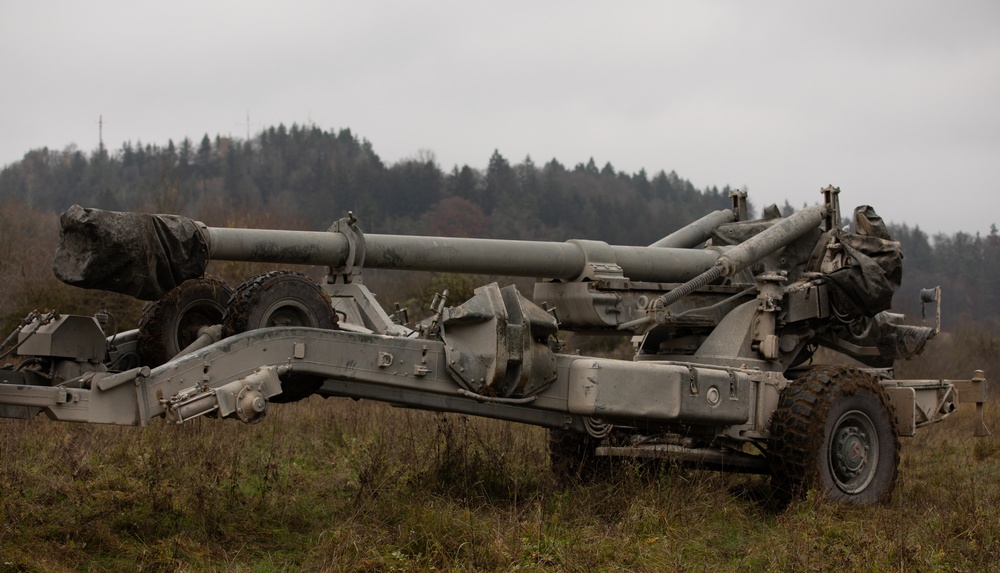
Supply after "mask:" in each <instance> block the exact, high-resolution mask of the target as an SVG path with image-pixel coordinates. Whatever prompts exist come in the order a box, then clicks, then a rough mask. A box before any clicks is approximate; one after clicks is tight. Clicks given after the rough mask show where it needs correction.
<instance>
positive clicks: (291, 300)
mask: <svg viewBox="0 0 1000 573" xmlns="http://www.w3.org/2000/svg"><path fill="white" fill-rule="evenodd" d="M271 326H305V327H311V328H324V329H329V330H333V329H336V328H337V315H336V313H334V311H333V304H332V303H331V301H330V295H328V294H327V293H326V292H324V291H323V289H321V288H320V287H319V285H317V284H316V283H314V282H313V281H311V280H310V279H309V278H308V277H306V276H305V275H303V274H302V273H297V272H294V271H287V270H281V271H271V272H268V273H264V274H261V275H257V276H256V277H253V278H251V279H249V280H247V281H246V282H244V283H243V284H241V285H240V286H239V287H237V289H236V294H234V295H233V298H232V300H231V301H230V302H229V308H227V309H226V316H225V321H224V323H223V333H224V334H225V336H227V337H228V336H232V335H234V334H240V333H242V332H247V331H250V330H256V329H258V328H267V327H271ZM322 385H323V378H320V377H318V376H309V375H302V374H291V375H288V376H285V377H283V378H282V379H281V394H278V395H277V396H273V397H271V398H270V401H271V402H275V403H278V404H282V403H287V402H295V401H298V400H301V399H303V398H306V397H308V396H310V395H312V394H314V393H315V392H316V390H319V388H320V386H322Z"/></svg>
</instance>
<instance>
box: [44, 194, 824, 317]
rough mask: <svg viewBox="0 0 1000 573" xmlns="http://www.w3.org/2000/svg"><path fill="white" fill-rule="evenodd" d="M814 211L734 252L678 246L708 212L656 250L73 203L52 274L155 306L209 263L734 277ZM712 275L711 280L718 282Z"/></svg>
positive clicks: (725, 216) (801, 229)
mask: <svg viewBox="0 0 1000 573" xmlns="http://www.w3.org/2000/svg"><path fill="white" fill-rule="evenodd" d="M825 213H826V210H825V207H823V206H815V207H810V208H808V209H805V210H803V211H802V212H800V213H797V214H796V215H794V216H792V217H790V218H789V219H787V220H785V221H783V222H782V223H780V224H778V225H775V226H773V227H772V228H770V229H767V230H764V231H763V232H761V233H760V234H759V235H757V236H756V237H754V238H753V239H752V240H750V241H747V242H746V243H744V244H742V245H739V246H737V247H731V248H730V247H725V248H708V249H695V248H681V247H677V246H665V245H684V246H685V247H689V246H693V244H695V243H700V242H703V241H704V240H705V238H706V237H707V236H708V234H709V233H710V232H711V229H712V228H714V227H716V226H718V225H719V224H722V223H725V222H728V221H730V220H732V214H731V213H730V212H726V211H717V212H715V213H712V214H710V215H708V216H706V217H704V218H702V219H700V220H699V221H696V222H695V223H692V224H691V225H689V226H688V227H686V228H684V229H682V230H681V231H679V232H678V233H674V234H672V235H669V236H668V237H665V238H664V239H663V240H661V241H659V242H657V243H654V245H655V246H650V247H636V246H613V245H608V244H607V243H604V242H600V241H588V240H571V241H567V242H565V243H555V242H542V241H514V240H498V239H469V238H448V237H421V236H404V235H379V234H363V233H361V231H360V230H359V229H358V228H357V226H356V225H355V224H354V219H353V217H352V218H350V219H344V220H341V221H338V222H337V224H335V225H334V227H333V228H332V229H331V231H328V232H313V231H285V230H264V229H231V228H223V227H209V226H206V225H204V224H202V223H199V222H197V221H193V220H191V219H187V218H185V217H180V216H176V215H148V214H140V213H116V212H110V211H101V210H98V209H83V208H82V207H79V206H73V207H71V208H70V209H69V210H67V211H66V212H65V213H63V215H62V217H61V224H62V236H61V241H60V246H59V250H58V251H57V253H56V259H55V263H54V270H55V273H56V275H57V276H58V277H59V278H60V279H62V280H63V281H64V282H67V283H69V284H72V285H75V286H82V287H87V288H100V289H104V290H111V291H115V292H122V293H125V294H130V295H133V296H136V297H137V298H144V299H148V300H154V299H157V298H159V297H161V296H162V295H163V294H165V293H166V292H167V291H168V290H170V289H171V288H173V287H174V286H176V285H178V284H180V283H181V282H183V281H184V280H187V279H190V278H195V277H198V276H201V275H202V274H203V273H204V270H205V265H207V263H208V261H209V260H228V261H252V262H268V263H282V264H306V265H325V266H328V267H330V268H331V269H332V271H333V272H334V273H335V274H338V273H343V272H345V270H346V271H348V272H349V271H350V270H351V269H359V268H362V267H363V268H379V269H399V270H418V271H437V272H453V273H474V274H489V275H505V276H524V277H537V278H545V279H556V280H563V281H574V280H576V281H579V280H588V279H589V280H595V279H598V278H601V277H602V276H616V277H624V278H627V279H629V280H632V281H644V282H654V283H687V282H690V281H692V280H696V279H697V278H698V277H704V276H705V273H708V272H712V273H714V274H716V275H718V276H722V275H721V274H719V273H718V272H717V271H713V269H719V268H720V265H721V268H722V269H723V270H724V273H723V274H726V275H732V274H733V273H734V272H735V270H739V269H741V268H744V267H746V266H748V265H751V264H753V263H754V262H756V261H758V260H760V259H761V258H763V257H765V256H767V255H768V254H769V253H771V252H774V251H775V250H777V249H780V248H781V247H783V246H785V245H788V244H789V243H791V242H792V241H794V240H796V239H797V238H799V237H800V236H802V235H803V234H805V233H807V232H808V231H809V230H810V229H813V228H815V227H816V226H817V225H818V224H819V222H821V221H822V218H823V216H824V215H825ZM718 276H716V277H715V278H718Z"/></svg>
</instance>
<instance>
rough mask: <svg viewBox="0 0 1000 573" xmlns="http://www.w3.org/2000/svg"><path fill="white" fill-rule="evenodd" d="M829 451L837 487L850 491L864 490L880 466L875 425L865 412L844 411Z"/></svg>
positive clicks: (834, 432)
mask: <svg viewBox="0 0 1000 573" xmlns="http://www.w3.org/2000/svg"><path fill="white" fill-rule="evenodd" d="M828 451H829V463H830V469H831V470H832V474H833V481H834V483H835V484H836V485H837V488H838V489H840V490H841V491H843V492H844V493H848V494H855V493H859V492H861V491H864V489H865V488H866V487H868V484H870V483H871V481H872V479H873V478H874V477H875V470H876V467H877V466H878V437H877V435H876V433H875V424H874V423H873V422H872V420H871V418H869V417H868V415H867V414H865V413H864V412H860V411H858V410H851V411H849V412H845V413H844V414H843V415H842V416H841V417H840V418H839V419H838V420H837V423H836V424H834V426H833V433H832V439H831V441H830V448H829V450H828Z"/></svg>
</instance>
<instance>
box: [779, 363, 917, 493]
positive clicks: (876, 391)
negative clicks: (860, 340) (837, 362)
mask: <svg viewBox="0 0 1000 573" xmlns="http://www.w3.org/2000/svg"><path fill="white" fill-rule="evenodd" d="M769 455H770V462H771V472H772V483H773V484H774V486H775V490H776V492H777V493H778V494H779V496H780V497H782V498H783V499H786V500H790V499H792V498H798V497H803V496H804V495H805V493H806V492H807V491H808V490H810V489H813V490H817V491H819V492H820V493H822V494H823V495H825V496H826V497H827V498H829V499H831V500H834V501H843V502H848V503H854V504H859V505H869V504H874V503H881V502H885V501H888V499H889V497H890V496H891V495H892V490H893V487H894V486H895V483H896V473H897V469H898V466H899V438H898V436H897V434H896V418H895V411H894V410H893V408H892V405H891V404H890V403H889V399H888V397H887V396H886V393H885V391H884V390H883V389H882V387H881V385H880V384H879V383H878V380H876V379H875V378H874V377H873V376H872V375H870V374H868V373H866V372H863V371H861V370H858V369H857V368H850V367H822V368H816V369H813V370H811V371H809V372H808V373H807V374H805V375H804V376H802V377H801V378H799V379H798V380H795V381H794V382H793V383H791V384H789V385H788V386H787V387H786V388H785V389H784V390H783V391H782V393H781V397H780V399H779V402H778V409H777V410H775V412H774V416H773V417H772V418H771V445H770V452H769Z"/></svg>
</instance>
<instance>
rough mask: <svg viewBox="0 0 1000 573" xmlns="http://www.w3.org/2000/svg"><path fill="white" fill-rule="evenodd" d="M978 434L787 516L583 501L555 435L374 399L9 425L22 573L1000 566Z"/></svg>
mask: <svg viewBox="0 0 1000 573" xmlns="http://www.w3.org/2000/svg"><path fill="white" fill-rule="evenodd" d="M987 417H988V423H989V425H990V426H991V427H992V428H994V429H997V428H1000V416H998V409H997V407H996V403H991V404H990V405H989V407H988V409H987ZM971 422H972V420H971V418H970V417H969V415H968V413H967V412H960V413H959V414H957V415H956V416H955V417H954V418H953V419H951V420H948V421H947V422H946V423H945V424H942V425H938V426H936V427H932V428H927V429H926V430H924V431H922V432H920V434H919V436H918V437H916V438H913V439H909V440H905V441H904V446H903V455H902V462H901V464H902V467H901V472H900V480H899V483H898V485H897V489H896V492H895V495H894V496H893V498H892V502H891V503H890V504H889V505H888V506H885V507H870V508H854V507H844V506H838V505H832V504H828V503H825V502H823V501H822V500H819V499H814V498H811V497H810V498H807V499H806V500H804V501H801V502H796V503H795V504H793V505H792V506H791V507H789V508H788V509H787V510H785V511H784V512H781V513H774V512H772V511H771V510H769V509H768V504H767V503H766V502H765V501H763V500H764V499H766V497H767V495H768V492H769V485H768V483H767V480H766V478H762V477H754V476H740V475H723V474H717V473H712V472H701V471H696V470H686V469H680V468H674V469H670V470H663V471H661V472H660V473H658V474H656V475H654V476H652V477H649V476H647V475H645V474H644V473H643V472H639V471H633V470H632V469H631V468H629V467H628V466H625V467H623V468H622V469H621V471H619V472H618V473H617V475H615V476H614V477H613V478H612V479H610V480H607V481H602V482H596V483H592V484H586V485H579V486H568V487H563V486H559V485H557V484H556V483H555V480H554V479H552V477H551V474H550V472H549V470H548V467H547V455H546V451H545V444H546V440H545V434H544V431H543V430H540V429H537V428H532V427H527V426H520V425H516V424H508V423H502V422H495V421H490V420H482V419H475V418H467V417H464V416H457V415H441V414H432V413H426V412H417V411H411V410H399V409H394V408H390V407H388V406H385V405H381V404H375V403H368V402H352V401H349V400H322V399H320V398H317V397H313V398H310V399H308V400H306V401H303V402H300V403H296V404H289V405H284V406H278V407H275V408H274V409H273V410H272V414H271V415H269V416H268V417H267V418H266V419H265V421H264V422H263V423H261V424H258V425H255V426H244V425H241V424H239V423H237V422H231V421H219V420H208V419H205V420H200V421H197V422H195V423H193V424H191V425H187V426H182V427H172V426H167V425H165V424H160V423H157V424H154V425H152V426H151V427H148V428H117V427H100V426H81V425H70V424H57V423H51V422H48V421H46V420H33V421H15V420H3V421H0V492H2V495H3V497H2V501H0V558H2V559H0V571H79V570H91V571H119V570H141V571H175V570H196V571H214V570H221V571H388V570H480V571H491V570H512V569H517V570H527V571H534V570H547V571H567V570H569V571H591V570H608V571H613V570H621V571H664V570H666V571H829V570H880V571H914V570H921V571H922V570H989V569H990V568H996V567H997V565H996V563H1000V509H998V508H1000V437H997V436H993V437H990V438H985V439H979V440H974V439H973V438H972V429H971Z"/></svg>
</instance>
